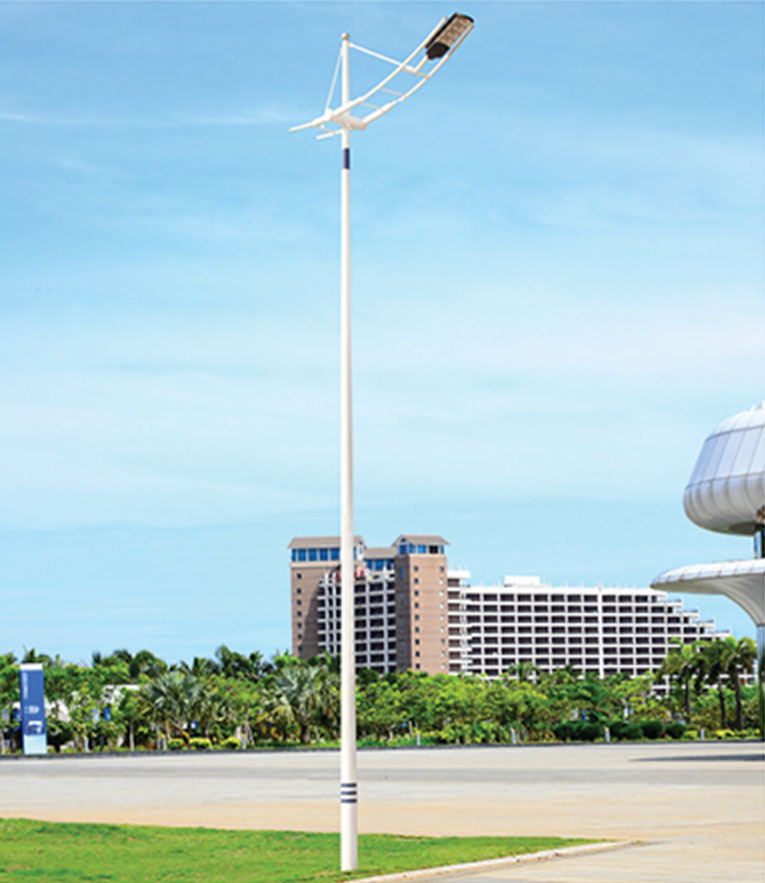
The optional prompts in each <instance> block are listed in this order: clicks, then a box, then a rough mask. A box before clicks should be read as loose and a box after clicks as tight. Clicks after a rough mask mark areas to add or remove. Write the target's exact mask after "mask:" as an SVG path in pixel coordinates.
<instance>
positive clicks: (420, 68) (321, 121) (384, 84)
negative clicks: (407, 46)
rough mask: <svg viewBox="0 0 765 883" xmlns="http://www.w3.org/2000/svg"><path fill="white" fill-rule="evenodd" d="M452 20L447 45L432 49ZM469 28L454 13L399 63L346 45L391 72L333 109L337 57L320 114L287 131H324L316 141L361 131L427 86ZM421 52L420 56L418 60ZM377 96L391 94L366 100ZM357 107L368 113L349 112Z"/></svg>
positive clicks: (469, 21) (467, 20) (470, 25)
mask: <svg viewBox="0 0 765 883" xmlns="http://www.w3.org/2000/svg"><path fill="white" fill-rule="evenodd" d="M455 19H459V20H460V21H459V23H458V25H459V27H458V28H455V30H456V35H455V36H454V38H453V40H452V41H451V42H450V45H448V46H445V45H444V44H443V43H440V42H436V44H435V45H436V46H437V47H440V48H436V49H434V41H438V39H439V35H440V34H442V33H444V31H445V30H446V29H448V28H449V27H450V26H451V25H452V22H453V21H454V20H455ZM472 29H473V20H472V19H471V18H469V17H468V16H458V15H456V14H455V15H453V16H452V17H451V18H449V19H446V18H443V19H441V21H439V22H438V24H437V25H436V26H435V28H433V30H432V31H431V32H430V33H429V34H428V35H427V37H425V39H424V40H423V41H422V42H421V43H420V44H419V45H418V46H417V47H416V48H415V49H414V50H413V51H412V52H410V54H409V55H408V56H407V57H406V58H405V59H404V60H403V61H396V60H395V59H393V58H388V57H387V56H385V55H381V54H380V53H379V52H373V51H372V50H371V49H366V48H365V47H363V46H358V45H357V44H355V43H349V44H348V48H349V49H355V50H356V51H357V52H362V53H364V54H365V55H371V56H372V57H373V58H377V59H379V60H381V61H385V62H387V63H388V64H391V65H392V66H393V70H392V71H391V72H390V73H389V74H388V75H387V76H385V77H383V78H382V79H381V80H380V81H379V83H377V85H375V86H373V87H372V88H371V89H369V90H368V91H367V92H364V93H363V94H362V95H360V96H359V97H358V98H353V99H352V100H351V101H347V102H346V103H345V104H340V105H338V106H337V107H334V108H333V107H330V106H329V105H330V103H331V101H332V95H333V93H334V90H335V84H336V82H337V77H338V73H339V70H340V58H339V57H338V62H337V65H336V66H335V73H334V75H333V77H332V85H331V86H330V92H329V97H328V99H327V106H326V108H325V110H324V113H323V114H321V116H318V117H316V118H315V119H313V120H311V121H310V122H308V123H303V124H302V125H299V126H293V127H292V128H291V129H290V132H299V131H301V130H302V129H311V128H316V129H322V130H325V129H328V131H324V132H323V133H322V134H321V135H317V136H316V137H317V139H319V140H321V139H323V138H332V137H333V136H334V135H339V134H340V133H341V132H342V131H343V130H345V131H353V130H361V131H363V130H364V129H366V127H367V126H368V125H369V124H370V123H373V122H374V121H375V120H377V119H379V118H380V117H381V116H384V115H385V114H386V113H389V112H390V111H391V110H392V109H393V108H394V107H395V106H396V105H397V104H401V103H402V102H404V101H406V99H407V98H409V97H410V96H412V95H414V93H415V92H417V90H418V89H421V88H422V87H423V86H424V85H425V83H427V82H428V80H429V79H431V77H433V75H434V74H435V73H437V72H438V71H439V70H440V69H441V68H442V67H443V66H444V64H445V63H446V62H447V61H448V59H450V58H451V57H452V55H453V54H454V53H455V51H456V50H457V49H458V48H459V46H461V45H462V42H463V41H464V40H465V38H466V37H467V35H468V34H469V33H470V31H471V30H472ZM421 53H422V57H421V58H418V56H419V55H420V54H421ZM435 53H438V54H435ZM412 76H413V77H415V78H416V79H415V82H414V83H411V81H410V80H408V79H407V78H408V77H412ZM394 85H401V88H400V89H395V88H392V87H393V86H394ZM378 95H384V96H387V95H392V96H393V98H391V99H390V100H389V101H386V102H385V103H384V104H373V103H372V102H371V100H370V99H372V98H374V97H375V96H378ZM378 100H379V99H378ZM357 108H364V109H365V110H367V111H368V112H367V113H366V114H363V115H362V113H353V111H355V110H356V109H357ZM330 127H331V128H330Z"/></svg>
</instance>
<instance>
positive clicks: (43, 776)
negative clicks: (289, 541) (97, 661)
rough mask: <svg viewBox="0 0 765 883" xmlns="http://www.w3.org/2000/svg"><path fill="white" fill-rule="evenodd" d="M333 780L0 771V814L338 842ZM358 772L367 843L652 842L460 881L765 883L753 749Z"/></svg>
mask: <svg viewBox="0 0 765 883" xmlns="http://www.w3.org/2000/svg"><path fill="white" fill-rule="evenodd" d="M337 765H338V758H337V754H336V753H334V752H322V753H257V754H254V753H248V754H211V755H206V754H196V755H188V754H183V755H164V756H159V757H157V756H151V757H108V758H107V757H103V758H100V757H89V758H82V759H78V758H62V759H53V760H48V759H41V760H24V761H4V762H2V761H0V813H1V814H2V815H3V816H6V817H14V816H24V817H29V818H40V819H52V820H72V821H74V820H77V821H107V822H131V823H137V824H168V825H206V826H210V827H230V828H270V829H285V828H291V829H296V828H297V829H306V830H321V831H327V830H336V829H337V805H336V801H335V793H336V788H337ZM359 770H360V772H359V781H360V793H361V803H360V826H361V830H362V831H377V832H391V833H412V834H434V835H437V834H463V835H467V834H505V835H532V834H540V835H542V834H548V835H560V836H578V837H593V838H595V837H606V838H613V839H619V840H622V839H635V838H638V839H641V840H644V841H646V844H645V845H644V846H641V847H637V848H632V849H627V850H622V851H618V852H611V853H604V854H602V855H598V856H589V857H577V858H570V859H555V860H553V861H550V862H546V863H539V864H534V865H525V866H523V867H517V868H507V869H505V870H503V871H502V872H499V871H498V870H494V871H491V872H486V873H484V874H472V875H461V876H459V875H458V876H456V877H453V878H451V879H452V880H453V881H457V880H459V881H462V880H464V881H465V883H467V881H468V880H470V881H475V883H479V881H480V883H492V881H503V883H504V881H515V883H522V881H529V883H531V881H538V883H542V881H544V883H580V881H581V883H583V881H601V880H602V881H610V883H615V881H621V880H624V881H638V880H639V881H641V883H648V881H654V880H657V881H658V880H662V881H666V880H672V881H688V883H707V881H709V883H713V881H714V883H717V881H723V880H736V881H742V883H760V881H765V874H763V866H764V865H763V861H764V860H765V853H764V852H763V842H762V835H763V830H764V827H763V826H764V825H765V813H764V812H763V810H764V805H763V804H764V801H763V751H762V745H761V743H749V744H741V743H714V744H710V743H706V744H695V743H655V744H639V745H631V744H611V745H560V746H528V747H526V746H516V747H512V748H449V749H440V750H427V749H412V750H404V751H369V752H361V753H360V755H359ZM442 879H446V878H442Z"/></svg>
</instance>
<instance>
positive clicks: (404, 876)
mask: <svg viewBox="0 0 765 883" xmlns="http://www.w3.org/2000/svg"><path fill="white" fill-rule="evenodd" d="M642 843H643V841H642V840H609V841H606V842H604V843H584V844H582V845H581V846H565V847H561V848H560V849H544V850H542V851H541V852H527V853H524V854H523V855H508V856H503V857H502V858H489V859H483V860H482V861H478V862H464V863H463V864H459V865H441V866H440V867H437V868H419V869H418V870H415V871H402V872H401V873H398V874H380V875H378V876H376V877H359V878H358V879H355V880H352V881H349V883H393V881H395V880H419V879H426V878H428V877H441V876H444V875H446V874H458V873H459V872H460V871H490V870H491V869H492V868H503V867H507V866H508V865H521V864H526V863H527V862H538V861H545V860H547V859H552V858H570V857H572V856H577V855H589V854H590V853H594V852H607V851H609V850H613V849H626V848H627V847H628V846H639V845H640V844H642Z"/></svg>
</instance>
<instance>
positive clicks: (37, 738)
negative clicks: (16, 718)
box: [19, 662, 48, 754]
mask: <svg viewBox="0 0 765 883" xmlns="http://www.w3.org/2000/svg"><path fill="white" fill-rule="evenodd" d="M19 685H20V688H21V703H20V704H21V739H22V745H23V748H24V754H47V753H48V734H47V727H46V725H45V684H44V681H43V667H42V665H41V664H40V663H39V662H25V663H22V664H21V666H20V667H19Z"/></svg>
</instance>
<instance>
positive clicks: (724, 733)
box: [714, 730, 736, 739]
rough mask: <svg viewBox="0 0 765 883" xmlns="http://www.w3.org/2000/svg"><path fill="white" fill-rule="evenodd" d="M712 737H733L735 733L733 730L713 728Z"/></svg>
mask: <svg viewBox="0 0 765 883" xmlns="http://www.w3.org/2000/svg"><path fill="white" fill-rule="evenodd" d="M714 737H715V739H735V738H736V734H735V733H734V732H733V730H715V732H714Z"/></svg>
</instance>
